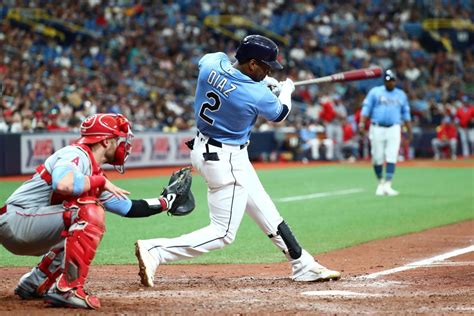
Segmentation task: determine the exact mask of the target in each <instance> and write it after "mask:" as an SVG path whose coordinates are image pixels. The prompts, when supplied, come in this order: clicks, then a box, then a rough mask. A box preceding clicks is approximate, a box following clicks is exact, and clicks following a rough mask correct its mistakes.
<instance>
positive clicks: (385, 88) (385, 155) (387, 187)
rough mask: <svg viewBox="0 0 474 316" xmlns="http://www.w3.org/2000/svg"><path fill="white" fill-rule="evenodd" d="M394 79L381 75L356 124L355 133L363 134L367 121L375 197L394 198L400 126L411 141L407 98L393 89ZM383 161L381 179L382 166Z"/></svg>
mask: <svg viewBox="0 0 474 316" xmlns="http://www.w3.org/2000/svg"><path fill="white" fill-rule="evenodd" d="M395 81H396V76H395V74H394V73H393V71H391V70H386V71H385V73H384V85H381V86H377V87H374V88H372V89H371V90H370V91H369V93H368V94H367V96H366V98H365V99H364V102H363V105H362V112H361V116H360V121H359V131H360V132H361V133H365V123H366V121H367V120H368V119H369V118H370V120H371V123H370V128H369V139H370V144H371V154H372V163H373V166H374V171H375V175H376V176H377V179H378V181H379V184H378V186H377V190H376V191H375V194H376V195H378V196H381V195H390V196H394V195H398V192H397V191H395V190H394V189H393V188H392V179H393V175H394V173H395V164H396V163H397V158H398V151H399V150H400V141H401V126H400V124H401V123H402V122H403V123H404V124H405V126H406V128H407V132H408V135H409V136H408V138H409V139H410V140H411V139H412V131H411V122H410V120H411V116H410V106H409V104H408V98H407V96H406V94H405V92H403V91H402V90H401V89H399V88H396V87H395ZM384 162H387V164H386V169H385V180H384V178H383V164H384Z"/></svg>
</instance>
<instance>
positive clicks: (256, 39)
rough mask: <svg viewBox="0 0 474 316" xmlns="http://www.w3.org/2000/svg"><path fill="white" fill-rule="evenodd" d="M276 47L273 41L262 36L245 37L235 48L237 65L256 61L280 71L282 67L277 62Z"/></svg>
mask: <svg viewBox="0 0 474 316" xmlns="http://www.w3.org/2000/svg"><path fill="white" fill-rule="evenodd" d="M277 56H278V46H277V44H275V42H274V41H272V40H271V39H269V38H268V37H265V36H262V35H249V36H246V37H245V38H244V39H243V40H242V41H241V42H240V45H239V47H238V48H237V52H236V54H235V58H236V59H237V60H238V61H239V63H245V62H246V61H249V60H250V59H256V60H258V61H260V62H262V63H264V64H266V65H268V66H270V67H271V68H272V69H277V70H281V69H283V66H282V65H281V64H280V63H279V62H278V61H277Z"/></svg>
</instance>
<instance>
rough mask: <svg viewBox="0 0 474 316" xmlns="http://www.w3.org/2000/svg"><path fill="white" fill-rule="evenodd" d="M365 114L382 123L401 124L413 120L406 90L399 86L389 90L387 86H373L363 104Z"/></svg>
mask: <svg viewBox="0 0 474 316" xmlns="http://www.w3.org/2000/svg"><path fill="white" fill-rule="evenodd" d="M361 114H362V115H363V116H367V117H370V119H371V121H372V122H373V123H378V124H382V125H394V124H401V122H402V121H403V122H407V121H410V120H411V116H410V106H409V104H408V98H407V95H406V94H405V92H403V91H402V90H401V89H399V88H394V89H393V90H392V91H388V90H387V89H386V88H385V86H384V85H383V86H377V87H374V88H372V89H371V90H370V91H369V93H368V94H367V96H366V97H365V99H364V102H363V104H362V112H361Z"/></svg>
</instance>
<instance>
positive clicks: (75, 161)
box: [71, 157, 79, 166]
mask: <svg viewBox="0 0 474 316" xmlns="http://www.w3.org/2000/svg"><path fill="white" fill-rule="evenodd" d="M71 162H72V163H74V164H76V166H79V157H76V158H74V159H73V160H71Z"/></svg>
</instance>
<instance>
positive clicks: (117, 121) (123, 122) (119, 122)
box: [77, 113, 133, 173]
mask: <svg viewBox="0 0 474 316" xmlns="http://www.w3.org/2000/svg"><path fill="white" fill-rule="evenodd" d="M109 138H118V140H117V149H116V150H115V159H114V161H113V162H111V163H110V164H111V165H114V166H115V167H116V169H117V171H119V172H120V173H123V172H124V164H125V161H126V160H127V158H128V156H129V155H130V152H131V150H132V138H133V133H132V125H131V124H130V122H129V121H128V120H127V119H126V118H125V116H123V115H122V114H112V113H107V114H95V115H92V116H89V117H88V118H86V119H85V120H84V122H82V124H81V138H79V140H78V141H77V143H78V144H96V143H98V142H100V141H102V140H104V139H109Z"/></svg>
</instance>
